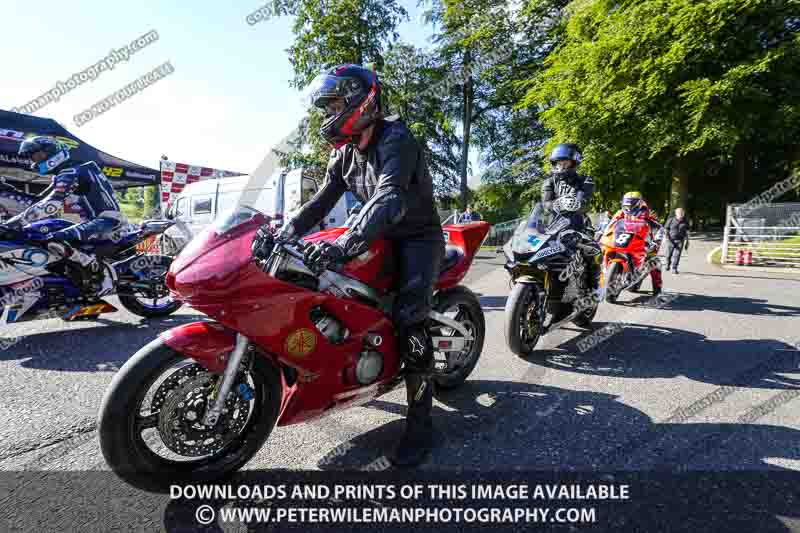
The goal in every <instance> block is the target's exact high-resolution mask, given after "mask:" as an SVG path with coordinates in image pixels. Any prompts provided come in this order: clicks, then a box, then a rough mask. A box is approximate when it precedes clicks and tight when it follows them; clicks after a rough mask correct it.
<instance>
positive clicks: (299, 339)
mask: <svg viewBox="0 0 800 533" xmlns="http://www.w3.org/2000/svg"><path fill="white" fill-rule="evenodd" d="M316 347H317V336H316V335H315V334H314V332H313V331H311V330H310V329H307V328H303V329H298V330H297V331H295V332H293V333H290V334H289V336H288V337H286V346H285V349H286V353H288V354H289V355H291V356H292V357H305V356H306V355H308V354H310V353H311V352H313V351H314V348H316Z"/></svg>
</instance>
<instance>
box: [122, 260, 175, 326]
mask: <svg viewBox="0 0 800 533" xmlns="http://www.w3.org/2000/svg"><path fill="white" fill-rule="evenodd" d="M143 255H145V256H147V257H149V258H151V259H150V261H153V263H152V264H151V266H150V267H148V269H149V268H154V269H158V270H156V271H155V273H154V274H151V275H150V276H148V279H149V280H150V281H151V282H152V283H154V285H152V286H151V290H152V291H156V293H155V294H150V293H148V294H147V297H146V298H145V295H144V293H143V292H134V294H130V293H123V294H118V295H117V296H118V297H119V301H120V302H121V303H122V305H124V306H125V309H127V310H128V311H130V312H131V313H133V314H134V315H139V316H141V317H144V318H163V317H165V316H169V315H171V314H172V313H174V312H175V311H177V310H178V309H180V308H181V306H182V305H183V302H181V301H180V300H177V299H175V298H174V297H172V301H167V302H165V303H164V304H161V305H158V304H155V305H147V303H146V301H147V300H149V299H150V296H154V295H155V296H158V295H161V296H160V297H161V298H164V297H165V295H169V290H167V287H166V285H164V284H165V280H166V273H167V271H168V270H169V268H170V265H171V264H172V261H173V258H172V257H168V256H166V255H163V254H143ZM152 258H155V259H152ZM155 261H157V263H156V262H155ZM162 271H163V276H161V275H160V274H159V273H160V272H162ZM155 276H160V279H159V281H160V283H156V282H155V281H156V279H157V278H156V277H155ZM137 290H139V291H141V289H137Z"/></svg>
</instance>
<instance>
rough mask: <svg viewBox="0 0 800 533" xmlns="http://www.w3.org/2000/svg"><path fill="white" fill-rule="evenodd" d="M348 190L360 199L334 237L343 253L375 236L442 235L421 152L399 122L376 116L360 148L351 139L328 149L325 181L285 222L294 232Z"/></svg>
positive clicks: (433, 237)
mask: <svg viewBox="0 0 800 533" xmlns="http://www.w3.org/2000/svg"><path fill="white" fill-rule="evenodd" d="M347 190H349V191H351V192H352V193H353V194H354V195H356V197H357V198H358V199H359V200H360V201H361V202H362V203H363V204H364V207H363V208H362V209H361V212H360V213H359V215H358V218H357V219H356V221H355V223H354V224H353V225H352V226H351V228H350V229H349V230H348V231H347V232H346V233H344V234H343V235H342V236H341V237H339V238H338V239H337V241H336V244H338V245H339V246H341V247H342V249H343V250H344V252H345V254H346V255H347V256H349V257H355V256H357V255H360V254H361V253H363V252H364V251H366V250H367V249H368V248H369V244H370V243H371V242H372V241H373V240H374V239H377V238H379V237H384V238H387V239H390V240H400V239H422V240H442V241H443V240H444V237H443V235H442V226H441V221H440V220H439V214H438V213H437V211H436V206H435V204H434V199H433V183H432V181H431V176H430V174H429V173H428V167H427V165H426V164H425V158H424V154H423V151H422V149H421V148H420V146H419V144H418V143H417V140H416V139H415V138H414V136H413V134H412V133H411V131H410V130H409V129H408V127H406V125H405V124H404V123H403V122H402V121H400V120H398V119H396V118H388V119H382V120H380V121H378V123H377V124H376V127H375V131H374V133H373V137H372V140H371V141H370V144H369V145H368V146H367V149H366V152H364V153H362V152H361V151H359V150H358V148H357V147H356V146H354V145H350V144H348V145H345V146H343V147H341V148H339V149H338V150H333V151H332V152H331V158H330V160H329V161H328V168H327V170H326V175H325V184H324V185H323V186H322V188H321V189H320V190H319V191H318V192H317V194H315V195H314V197H313V198H312V199H311V200H310V201H309V202H308V203H307V204H306V205H305V206H303V208H302V209H301V211H300V213H298V214H297V216H296V217H295V218H294V219H293V220H292V221H291V222H290V223H291V224H292V225H293V226H294V229H295V231H296V232H297V234H298V235H302V234H304V233H305V232H306V231H308V230H309V229H311V228H312V227H314V226H315V225H316V224H318V223H319V222H320V221H321V220H322V219H323V218H324V217H325V215H326V214H328V212H330V210H331V209H333V207H334V205H336V202H337V201H338V200H339V198H340V197H341V196H342V195H343V194H344V193H345V191H347Z"/></svg>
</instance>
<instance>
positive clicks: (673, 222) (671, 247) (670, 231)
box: [664, 207, 689, 274]
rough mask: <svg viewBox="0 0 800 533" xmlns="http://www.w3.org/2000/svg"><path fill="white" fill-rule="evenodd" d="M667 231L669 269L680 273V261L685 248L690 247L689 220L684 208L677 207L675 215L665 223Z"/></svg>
mask: <svg viewBox="0 0 800 533" xmlns="http://www.w3.org/2000/svg"><path fill="white" fill-rule="evenodd" d="M664 229H665V230H666V232H667V239H668V240H669V242H668V243H667V271H668V272H669V270H670V269H671V270H672V272H673V273H675V274H677V273H678V263H680V261H681V253H682V252H683V250H688V249H689V221H688V220H686V216H685V212H684V210H683V209H682V208H680V207H679V208H677V209H675V216H674V217H670V218H669V219H668V220H667V223H666V224H664Z"/></svg>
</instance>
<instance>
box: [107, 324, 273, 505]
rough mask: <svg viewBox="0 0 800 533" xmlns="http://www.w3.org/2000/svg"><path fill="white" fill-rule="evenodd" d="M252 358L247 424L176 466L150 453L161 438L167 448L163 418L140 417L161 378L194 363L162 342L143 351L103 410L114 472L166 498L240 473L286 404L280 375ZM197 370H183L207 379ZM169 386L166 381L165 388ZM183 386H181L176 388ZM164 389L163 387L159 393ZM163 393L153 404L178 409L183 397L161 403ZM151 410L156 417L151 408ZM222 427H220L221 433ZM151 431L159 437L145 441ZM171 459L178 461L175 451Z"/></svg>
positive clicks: (113, 386) (122, 374) (127, 368)
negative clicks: (175, 490) (174, 487)
mask: <svg viewBox="0 0 800 533" xmlns="http://www.w3.org/2000/svg"><path fill="white" fill-rule="evenodd" d="M253 357H255V360H254V361H253V365H252V370H251V371H250V372H248V378H249V379H250V380H251V381H252V384H253V385H252V389H253V396H252V398H251V399H250V400H249V405H250V411H249V413H248V418H247V420H246V422H244V424H243V426H242V427H241V430H240V431H239V432H238V434H236V435H235V436H233V437H232V440H230V441H229V442H227V443H226V444H225V445H224V447H222V448H221V449H220V450H218V451H216V452H214V453H212V454H209V455H207V456H202V457H201V456H199V455H194V456H180V460H173V459H172V458H168V457H163V456H162V455H160V454H159V453H156V452H155V451H154V450H153V449H151V448H150V445H151V444H153V442H154V441H155V444H159V440H158V439H159V438H160V439H161V440H160V444H161V446H164V442H165V441H164V440H163V436H162V435H163V434H162V433H160V431H162V429H161V426H159V424H160V423H161V415H162V413H161V412H160V411H159V412H158V413H152V412H151V413H149V414H147V415H143V414H142V412H141V411H142V409H143V407H144V405H143V404H144V402H145V396H146V395H147V393H148V391H149V390H150V389H151V388H153V385H154V384H155V383H156V381H157V380H158V379H159V377H163V376H164V375H168V374H166V372H167V371H168V370H169V369H170V368H171V367H176V365H178V364H179V363H194V361H193V360H192V359H190V358H188V357H186V356H184V355H183V354H180V353H178V352H176V351H175V350H173V349H172V348H170V347H169V346H167V345H166V344H165V343H164V342H163V341H162V340H161V339H160V338H159V339H156V340H154V341H153V342H151V343H150V344H148V345H147V346H145V347H144V348H142V349H141V350H139V351H138V352H137V353H136V354H135V355H134V356H133V357H131V359H129V360H128V361H127V362H126V363H125V365H124V366H123V367H122V369H120V371H119V372H117V374H116V375H115V376H114V379H113V380H112V382H111V385H110V386H109V388H108V390H107V391H106V394H105V396H104V398H103V402H102V405H101V407H100V413H99V415H98V433H99V438H100V448H101V450H102V453H103V457H104V458H105V460H106V462H107V463H108V465H109V467H111V469H112V470H113V471H114V472H115V473H116V474H117V475H118V476H119V477H121V478H122V479H123V480H125V481H126V482H128V483H130V484H131V485H133V486H134V487H137V488H140V489H143V490H146V491H151V492H166V491H168V490H169V487H170V485H171V484H176V483H189V482H206V481H214V480H218V479H222V478H225V477H227V476H229V475H231V474H233V473H235V472H236V471H237V470H239V469H240V468H241V467H242V466H244V464H245V463H246V462H247V461H248V460H249V459H250V458H251V457H252V456H253V455H255V453H256V452H257V451H258V450H259V448H261V446H262V445H263V443H264V441H265V440H266V439H267V437H268V436H269V434H270V433H271V432H272V429H273V427H274V426H275V423H276V422H277V419H278V414H279V409H280V402H281V382H280V376H279V372H278V369H276V368H275V367H274V366H272V365H271V364H270V363H269V362H268V361H266V360H265V359H264V358H263V357H260V356H259V355H257V354H254V355H253ZM195 365H196V363H195V364H194V365H191V364H188V365H185V366H184V367H182V368H184V369H185V368H187V367H192V370H193V371H194V372H195V376H194V377H193V378H192V379H196V376H198V375H199V376H200V377H201V378H202V377H203V375H204V373H205V369H203V368H202V367H199V365H197V366H196V367H195ZM178 372H180V370H179V371H178ZM186 379H189V378H186ZM168 380H169V378H167V379H165V380H164V383H166V382H167V381H168ZM183 383H184V381H181V382H178V383H177V385H176V388H177V387H180V386H182V384H183ZM162 387H163V384H162V386H161V387H159V389H158V391H161V390H162ZM158 391H157V392H156V394H154V395H153V398H154V399H151V400H150V401H151V402H154V401H156V400H155V399H158V401H159V402H160V405H161V408H162V409H163V408H165V406H167V405H169V404H170V403H174V401H172V402H171V398H172V396H173V395H175V394H177V393H178V392H180V390H178V389H173V390H172V391H169V392H167V393H165V394H166V397H162V398H158V396H159V392H158ZM230 394H231V395H233V394H234V391H231V393H230ZM229 397H230V396H229ZM180 405H183V404H180ZM149 410H151V411H152V405H151V407H150V409H149ZM168 414H169V413H167V415H168ZM220 423H221V422H220ZM220 423H218V426H217V427H219V428H220V429H221V426H219V424H220ZM149 430H152V431H154V432H156V433H155V434H153V433H152V432H151V433H150V436H148V437H145V436H144V435H143V433H144V432H145V431H149ZM168 454H170V455H172V456H175V455H176V454H175V453H173V452H171V451H169V452H168ZM178 455H180V454H178ZM197 457H199V458H197Z"/></svg>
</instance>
